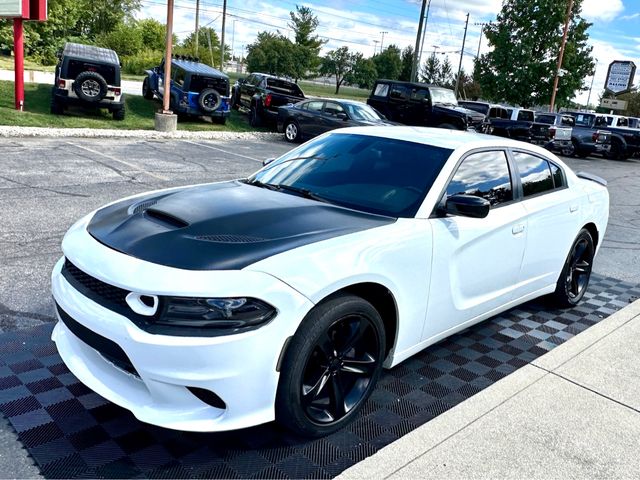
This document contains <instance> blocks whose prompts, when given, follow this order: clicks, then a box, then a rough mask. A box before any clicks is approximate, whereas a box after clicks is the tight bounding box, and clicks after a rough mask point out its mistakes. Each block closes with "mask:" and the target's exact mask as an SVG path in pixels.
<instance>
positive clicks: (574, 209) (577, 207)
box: [569, 205, 580, 213]
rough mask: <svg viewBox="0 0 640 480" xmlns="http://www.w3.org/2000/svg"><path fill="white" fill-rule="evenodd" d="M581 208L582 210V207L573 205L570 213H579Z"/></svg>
mask: <svg viewBox="0 0 640 480" xmlns="http://www.w3.org/2000/svg"><path fill="white" fill-rule="evenodd" d="M579 208H580V206H579V205H571V206H570V207H569V212H570V213H573V212H577V211H578V209H579Z"/></svg>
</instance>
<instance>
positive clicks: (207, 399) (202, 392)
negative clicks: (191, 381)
mask: <svg viewBox="0 0 640 480" xmlns="http://www.w3.org/2000/svg"><path fill="white" fill-rule="evenodd" d="M187 390H189V391H190V392H191V393H192V394H193V395H194V396H195V397H196V398H198V400H200V401H202V402H204V403H206V404H207V405H210V406H212V407H214V408H219V409H221V410H225V409H226V408H227V404H226V403H224V401H223V400H222V399H221V398H220V397H219V396H218V395H216V394H215V393H213V392H212V391H211V390H207V389H205V388H198V387H187Z"/></svg>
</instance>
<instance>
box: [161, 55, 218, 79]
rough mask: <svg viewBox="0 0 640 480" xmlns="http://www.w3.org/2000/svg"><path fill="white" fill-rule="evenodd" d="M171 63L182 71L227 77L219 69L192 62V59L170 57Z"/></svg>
mask: <svg viewBox="0 0 640 480" xmlns="http://www.w3.org/2000/svg"><path fill="white" fill-rule="evenodd" d="M171 64H172V65H175V66H176V67H180V68H182V69H183V70H184V71H186V72H189V73H197V74H200V75H208V76H213V77H223V78H229V77H228V76H227V75H226V74H225V73H222V72H221V71H220V70H218V69H215V68H213V67H210V66H209V65H207V64H205V63H200V62H194V61H193V60H183V59H178V58H172V59H171Z"/></svg>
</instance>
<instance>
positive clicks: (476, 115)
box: [434, 103, 485, 122]
mask: <svg viewBox="0 0 640 480" xmlns="http://www.w3.org/2000/svg"><path fill="white" fill-rule="evenodd" d="M434 106H435V107H437V108H440V109H442V110H446V111H449V112H451V111H453V112H456V113H458V114H460V116H467V117H471V118H472V119H473V120H474V122H475V121H483V120H484V118H485V115H483V114H482V113H480V112H476V111H475V110H469V109H468V108H464V107H460V106H458V105H449V104H443V103H436V104H435V105H434Z"/></svg>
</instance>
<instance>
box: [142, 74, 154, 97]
mask: <svg viewBox="0 0 640 480" xmlns="http://www.w3.org/2000/svg"><path fill="white" fill-rule="evenodd" d="M142 96H143V97H144V98H145V99H147V100H153V90H151V86H150V85H149V77H144V80H143V81H142Z"/></svg>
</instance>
